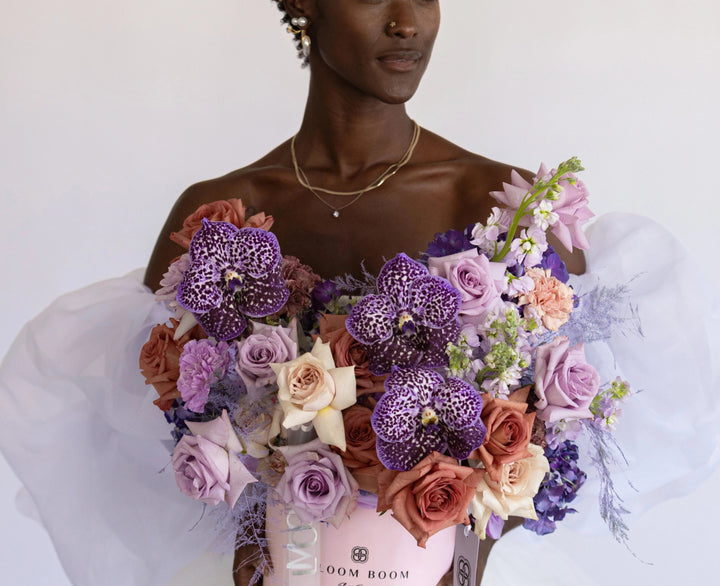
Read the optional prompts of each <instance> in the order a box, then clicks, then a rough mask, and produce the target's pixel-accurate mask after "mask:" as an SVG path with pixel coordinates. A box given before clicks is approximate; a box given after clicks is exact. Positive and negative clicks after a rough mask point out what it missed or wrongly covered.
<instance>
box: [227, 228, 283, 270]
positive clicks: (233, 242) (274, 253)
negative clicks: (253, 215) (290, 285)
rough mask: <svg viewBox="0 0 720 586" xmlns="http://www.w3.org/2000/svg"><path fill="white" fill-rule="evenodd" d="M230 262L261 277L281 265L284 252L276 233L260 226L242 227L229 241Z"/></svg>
mask: <svg viewBox="0 0 720 586" xmlns="http://www.w3.org/2000/svg"><path fill="white" fill-rule="evenodd" d="M227 253H228V259H229V262H230V264H232V265H233V266H234V267H236V268H238V269H241V270H242V271H243V272H245V273H247V274H249V275H250V276H252V277H255V278H259V277H263V276H265V275H267V274H268V273H270V272H272V271H273V270H274V269H275V268H276V267H278V266H281V261H282V254H281V253H280V245H279V244H278V241H277V238H276V237H275V234H273V233H272V232H266V231H265V230H261V229H260V228H242V229H240V230H238V232H237V234H235V235H234V236H233V237H232V238H230V239H229V241H228V243H227Z"/></svg>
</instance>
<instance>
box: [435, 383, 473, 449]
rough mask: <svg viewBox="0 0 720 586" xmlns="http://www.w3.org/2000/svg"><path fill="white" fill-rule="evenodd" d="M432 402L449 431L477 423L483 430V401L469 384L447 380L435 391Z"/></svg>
mask: <svg viewBox="0 0 720 586" xmlns="http://www.w3.org/2000/svg"><path fill="white" fill-rule="evenodd" d="M433 402H434V403H435V409H436V411H437V413H438V416H439V417H440V420H441V421H442V422H443V423H444V424H445V425H447V426H448V427H450V428H451V429H466V428H468V427H470V426H474V425H478V422H479V425H480V426H481V427H483V429H484V427H485V426H484V425H483V423H482V421H481V419H480V414H481V413H482V408H483V401H482V398H481V397H480V394H479V393H478V392H477V391H476V390H475V389H474V388H473V387H472V385H470V384H469V383H466V382H465V381H463V380H460V379H457V378H450V379H448V380H447V381H446V382H443V383H442V384H441V385H439V386H438V387H437V389H436V390H435V393H434V396H433ZM483 437H484V433H483ZM481 443H482V442H481Z"/></svg>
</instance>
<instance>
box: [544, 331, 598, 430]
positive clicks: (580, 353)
mask: <svg viewBox="0 0 720 586" xmlns="http://www.w3.org/2000/svg"><path fill="white" fill-rule="evenodd" d="M599 387H600V375H598V373H597V371H596V370H595V369H594V368H593V367H592V366H590V365H589V364H588V363H587V361H586V360H585V349H584V346H583V344H582V343H581V344H577V345H575V346H573V347H572V348H570V342H569V341H568V339H567V338H566V337H565V336H558V337H557V338H555V339H554V340H553V341H552V342H550V343H548V344H544V345H542V346H540V347H538V349H537V354H536V357H535V394H536V395H537V397H538V400H537V402H536V403H535V407H536V408H537V410H538V417H539V418H540V419H542V420H544V421H547V422H549V423H554V422H556V421H559V420H560V419H586V418H591V417H592V416H593V415H592V413H591V412H590V403H592V400H593V399H594V398H595V395H597V393H598V390H599Z"/></svg>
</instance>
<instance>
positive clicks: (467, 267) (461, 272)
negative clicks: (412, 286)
mask: <svg viewBox="0 0 720 586" xmlns="http://www.w3.org/2000/svg"><path fill="white" fill-rule="evenodd" d="M505 269H506V267H505V264H504V263H499V262H490V261H489V260H488V259H487V257H486V256H484V255H482V254H479V253H478V251H477V249H474V248H473V249H472V250H465V251H463V252H458V253H456V254H451V255H450V256H443V257H440V258H429V259H428V270H429V271H430V274H431V275H437V276H440V277H444V278H445V279H447V280H448V281H450V284H451V285H452V286H453V287H455V289H457V290H458V291H460V296H461V303H460V312H459V316H460V320H461V321H462V322H464V323H465V322H472V323H479V322H481V321H483V320H484V318H485V316H486V315H487V314H488V313H489V312H490V311H492V310H493V309H494V308H495V307H497V306H498V305H499V304H500V303H502V300H501V297H500V296H501V295H502V293H503V291H504V290H505Z"/></svg>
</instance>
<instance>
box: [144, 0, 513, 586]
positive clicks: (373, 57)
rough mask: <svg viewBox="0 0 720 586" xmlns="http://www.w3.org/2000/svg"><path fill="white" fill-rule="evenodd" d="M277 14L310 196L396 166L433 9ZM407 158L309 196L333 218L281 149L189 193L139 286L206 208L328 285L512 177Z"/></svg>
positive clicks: (448, 155) (455, 153)
mask: <svg viewBox="0 0 720 586" xmlns="http://www.w3.org/2000/svg"><path fill="white" fill-rule="evenodd" d="M285 8H286V9H287V11H288V13H289V14H290V15H292V16H293V17H299V16H306V18H307V19H308V21H309V22H308V31H309V32H308V34H309V36H310V38H311V41H312V43H313V44H312V53H311V55H312V56H311V59H310V61H311V70H312V78H311V91H310V96H309V100H308V110H307V112H306V117H305V120H304V121H303V126H302V128H301V132H300V134H299V135H298V137H297V140H296V147H297V148H296V155H297V162H298V164H299V166H300V168H301V169H302V170H303V171H304V172H305V174H306V175H307V178H308V181H307V182H308V183H309V184H311V185H312V186H316V187H324V188H328V189H331V190H334V191H352V190H355V189H361V190H362V189H364V188H365V187H367V186H369V185H371V184H372V182H373V181H374V180H375V178H376V177H377V176H379V175H381V173H383V172H384V171H385V170H386V169H388V168H389V166H390V165H392V164H396V163H398V162H399V161H401V160H402V159H403V156H404V155H405V154H406V153H407V151H408V147H409V146H410V145H411V144H412V138H413V132H412V123H411V122H410V121H409V120H408V118H407V116H406V115H405V110H404V106H403V100H406V99H408V98H409V97H410V95H412V92H413V91H414V89H415V87H417V83H419V80H420V75H421V73H422V72H423V71H424V67H425V64H426V63H427V58H428V56H429V51H428V49H427V47H428V39H430V42H429V46H430V47H431V46H432V40H434V35H435V32H436V30H437V25H438V12H437V2H424V1H423V2H415V1H411V2H406V1H395V2H392V1H389V2H331V1H329V0H328V1H325V2H287V3H286V6H285ZM360 24H363V27H359V25H360ZM391 25H392V26H391ZM299 26H300V25H299V24H298V25H297V27H299ZM297 27H296V28H297ZM396 29H397V30H396ZM394 31H395V32H394ZM408 50H409V51H410V53H408V52H407V51H408ZM318 55H319V57H318ZM391 82H392V83H391ZM355 121H357V123H355ZM378 145H382V146H378ZM412 155H413V156H412V157H411V158H410V160H409V162H408V163H407V164H406V165H404V167H403V168H402V169H401V170H400V171H398V173H396V174H395V175H394V176H392V177H390V178H389V179H388V180H387V181H386V182H385V183H384V184H383V185H382V186H381V187H379V188H378V189H375V190H372V191H368V192H366V193H364V194H363V195H362V196H361V197H360V198H359V199H357V200H356V201H354V202H353V199H354V198H355V197H357V196H355V195H353V196H332V195H328V196H327V197H325V195H323V192H319V191H318V190H317V189H316V191H318V193H319V194H320V197H322V198H324V199H325V200H326V201H327V202H329V204H330V205H331V206H332V207H327V206H326V205H325V204H323V203H321V201H320V199H319V197H318V196H317V195H313V194H312V192H310V191H309V190H308V189H307V188H305V187H302V186H300V184H299V182H298V181H297V178H296V175H295V172H294V169H293V168H294V165H293V160H292V155H291V151H290V145H289V143H285V144H284V145H281V146H280V147H278V149H276V150H275V151H273V152H272V153H270V154H269V155H267V156H266V157H265V158H263V159H261V160H260V161H259V162H258V163H256V164H254V165H251V166H250V167H248V168H246V169H243V170H241V171H238V172H236V173H233V174H231V175H229V176H227V177H224V178H221V179H218V180H214V181H210V182H207V183H203V184H199V185H197V186H194V187H193V188H191V189H190V190H188V192H187V193H186V194H185V195H184V196H183V198H181V200H180V202H179V203H178V205H177V206H176V208H175V209H174V210H173V212H172V214H171V217H170V218H169V220H168V223H167V225H166V228H165V229H164V230H163V234H161V238H160V240H159V242H160V244H159V246H158V248H157V249H156V252H155V254H154V255H153V258H152V261H151V264H150V267H149V269H148V272H147V275H146V279H145V280H146V283H147V284H148V285H150V287H151V288H153V289H154V288H155V287H156V284H157V282H158V280H159V275H160V274H161V273H162V272H163V271H164V270H165V268H166V266H167V262H168V260H169V259H170V258H172V257H174V256H175V255H176V254H177V252H178V250H177V249H173V248H172V245H165V244H164V243H165V242H167V238H166V236H167V233H168V232H169V231H170V230H172V229H175V227H176V226H178V225H179V224H180V223H181V222H182V219H183V218H184V217H185V216H186V215H187V214H189V213H190V212H191V211H193V210H194V209H195V208H196V207H197V205H199V204H200V203H202V202H204V201H211V200H215V199H222V198H229V197H236V196H241V197H243V200H244V202H245V203H246V204H250V205H252V206H253V207H254V208H256V209H257V210H258V211H260V210H262V211H266V212H268V213H272V214H273V215H274V217H275V226H274V229H273V231H274V232H275V233H276V234H277V235H278V237H279V240H280V242H281V243H282V245H283V249H284V251H285V252H287V253H290V254H295V255H297V256H298V257H300V258H301V259H302V260H303V261H304V262H307V263H308V264H311V265H312V266H313V267H314V268H315V269H316V270H317V271H318V272H319V273H321V274H323V275H326V276H329V275H334V274H338V273H342V272H355V273H357V271H358V267H359V264H360V261H361V260H366V262H367V266H368V268H369V269H371V270H376V269H377V267H378V265H379V263H380V262H381V261H380V259H381V258H382V256H388V257H389V256H391V255H393V254H394V253H395V252H397V251H398V250H405V251H408V252H409V251H412V250H421V249H423V248H424V246H425V245H426V244H427V241H428V239H429V238H430V237H432V234H433V233H434V232H436V231H439V230H444V229H447V228H457V227H462V226H464V225H466V224H467V223H469V222H471V221H476V220H478V219H481V218H484V217H485V216H486V215H487V212H488V208H489V207H490V200H489V198H488V197H487V192H488V191H489V190H491V189H497V188H498V187H499V186H500V184H501V182H502V181H503V180H506V179H507V177H508V174H509V168H508V167H505V166H503V165H500V164H498V163H494V162H491V161H488V160H486V159H483V158H482V157H478V156H476V155H472V154H470V153H467V152H465V151H463V150H462V149H459V148H458V147H455V146H454V145H451V144H449V143H447V142H446V141H444V140H442V139H440V138H438V137H436V136H434V135H431V134H430V133H429V132H427V131H424V130H423V131H421V133H420V136H419V140H418V143H417V145H416V147H415V150H414V152H413V153H412ZM351 202H352V203H351ZM348 203H350V204H351V205H348V206H347V207H346V208H343V209H340V210H339V211H340V217H339V218H334V217H333V216H332V213H331V212H332V211H333V209H332V208H335V209H336V210H338V209H339V208H341V207H342V206H344V205H346V204H348ZM329 247H332V249H331V253H328V249H329ZM135 583H138V582H135Z"/></svg>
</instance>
